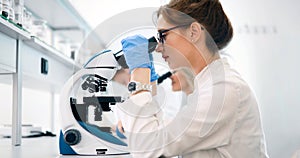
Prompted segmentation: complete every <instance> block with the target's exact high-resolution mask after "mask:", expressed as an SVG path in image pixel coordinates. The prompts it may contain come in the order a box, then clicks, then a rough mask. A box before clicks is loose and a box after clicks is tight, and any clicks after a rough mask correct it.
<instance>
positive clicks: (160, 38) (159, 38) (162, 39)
mask: <svg viewBox="0 0 300 158" xmlns="http://www.w3.org/2000/svg"><path fill="white" fill-rule="evenodd" d="M157 39H158V41H159V42H160V43H164V35H163V33H162V32H158V33H157Z"/></svg>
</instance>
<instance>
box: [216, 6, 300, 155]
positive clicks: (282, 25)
mask: <svg viewBox="0 0 300 158" xmlns="http://www.w3.org/2000/svg"><path fill="white" fill-rule="evenodd" d="M221 2H223V6H224V9H225V11H226V12H227V13H228V16H229V17H230V18H231V20H232V23H233V25H234V28H235V37H234V39H233V41H232V43H231V45H230V46H229V48H228V50H227V53H229V54H231V55H232V57H233V58H234V62H235V64H236V67H237V68H238V69H239V70H240V71H241V73H242V74H243V75H244V77H245V78H246V80H247V81H249V83H250V85H251V86H252V88H253V89H254V91H255V92H256V94H257V97H258V101H259V104H260V108H261V114H262V119H263V125H264V130H265V135H266V140H267V148H268V152H269V155H270V157H271V158H289V157H291V156H292V153H294V152H295V151H296V150H297V149H300V126H299V121H300V116H299V112H300V106H299V105H300V99H299V97H298V94H299V91H300V84H299V83H298V82H299V80H300V74H299V72H298V71H297V69H298V68H299V67H300V63H299V58H300V55H299V50H300V45H299V41H300V37H299V35H300V29H299V28H300V27H299V26H300V21H299V20H298V19H299V18H296V17H297V15H300V11H299V9H300V2H299V1H296V0H288V1H274V0H264V1H260V0H252V1H249V0H241V1H230V0H221Z"/></svg>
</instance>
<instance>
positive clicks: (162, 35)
mask: <svg viewBox="0 0 300 158" xmlns="http://www.w3.org/2000/svg"><path fill="white" fill-rule="evenodd" d="M189 25H190V24H185V25H178V26H175V27H171V28H169V29H162V30H159V31H158V33H157V37H156V38H157V40H158V41H159V42H160V43H162V44H164V42H165V40H166V39H165V38H166V36H167V35H166V33H167V32H168V31H171V30H174V29H177V28H180V27H186V26H189Z"/></svg>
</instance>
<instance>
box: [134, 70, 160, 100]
mask: <svg viewBox="0 0 300 158" xmlns="http://www.w3.org/2000/svg"><path fill="white" fill-rule="evenodd" d="M130 80H131V81H137V82H141V83H143V84H151V85H152V96H154V95H156V81H153V82H151V83H150V69H149V68H136V69H134V70H133V71H132V73H131V78H130ZM140 92H144V91H140ZM140 92H138V93H140ZM138 93H135V94H138ZM135 94H133V95H135Z"/></svg>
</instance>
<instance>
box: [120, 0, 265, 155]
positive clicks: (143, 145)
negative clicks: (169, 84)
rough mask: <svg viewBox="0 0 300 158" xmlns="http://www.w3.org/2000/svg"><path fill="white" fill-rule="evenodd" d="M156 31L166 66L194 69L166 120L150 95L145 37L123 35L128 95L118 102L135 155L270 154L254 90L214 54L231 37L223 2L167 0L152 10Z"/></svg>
mask: <svg viewBox="0 0 300 158" xmlns="http://www.w3.org/2000/svg"><path fill="white" fill-rule="evenodd" d="M157 29H158V40H159V42H160V43H159V44H158V46H157V48H156V51H157V52H160V53H161V54H162V57H163V58H164V59H165V61H166V62H168V64H169V66H170V68H171V69H176V68H180V67H189V68H190V69H191V70H192V72H194V74H195V79H194V91H193V92H192V93H191V94H190V95H189V96H188V99H187V105H185V106H184V107H183V108H182V109H181V110H180V111H179V112H178V114H177V115H176V117H175V118H174V120H173V121H172V122H171V123H169V124H168V125H165V123H164V121H163V120H161V119H160V117H159V113H160V112H161V110H160V107H159V105H158V104H157V102H155V100H154V99H152V95H151V90H154V89H153V88H152V89H151V83H150V82H151V81H155V79H156V75H155V70H154V67H153V65H152V63H151V62H152V61H151V59H152V58H151V57H149V54H148V51H147V50H148V41H147V39H146V38H144V37H142V36H140V35H136V36H131V37H127V38H125V39H123V40H122V46H123V52H124V55H125V59H126V62H127V65H128V66H129V69H130V72H131V82H130V83H129V86H128V89H129V90H130V91H131V93H132V95H131V97H130V99H128V100H126V101H125V102H124V103H123V104H121V105H120V106H119V108H120V109H121V110H120V111H121V113H122V114H121V115H120V119H121V121H122V124H123V127H124V129H125V133H127V135H128V144H129V147H130V152H131V154H132V155H133V157H150V158H154V157H160V156H162V157H163V156H165V157H170V156H175V155H182V156H183V157H193V158H266V157H268V155H267V153H266V148H265V140H264V133H263V130H262V124H261V119H260V112H259V108H258V104H257V101H256V98H255V95H254V94H253V92H252V91H251V89H250V88H249V86H248V85H247V83H246V82H245V81H244V80H243V79H242V78H241V76H240V75H239V74H238V73H237V72H236V71H235V70H234V69H232V68H231V67H230V65H229V63H228V62H227V61H226V60H225V59H223V58H220V55H219V50H221V49H223V48H224V47H225V46H226V45H227V44H228V43H229V42H230V40H231V38H232V36H233V29H232V26H231V23H230V21H229V19H228V18H227V16H226V14H225V13H224V11H223V8H222V6H221V4H220V2H219V1H218V0H171V1H170V2H169V4H167V5H166V6H163V7H161V8H160V9H159V10H158V12H157Z"/></svg>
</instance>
